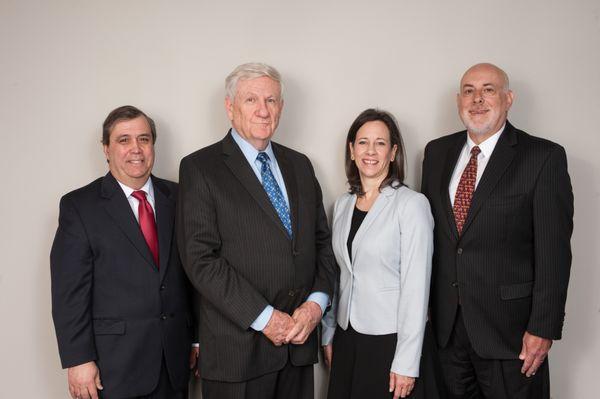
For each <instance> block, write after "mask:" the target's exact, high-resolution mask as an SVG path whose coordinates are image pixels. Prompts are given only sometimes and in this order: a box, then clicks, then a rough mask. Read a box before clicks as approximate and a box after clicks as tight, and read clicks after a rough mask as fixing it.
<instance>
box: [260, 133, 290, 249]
mask: <svg viewBox="0 0 600 399" xmlns="http://www.w3.org/2000/svg"><path fill="white" fill-rule="evenodd" d="M271 144H272V146H273V153H274V154H275V157H276V158H277V164H278V165H279V169H280V170H281V174H282V175H283V181H284V183H285V190H286V192H287V196H288V201H289V203H290V219H291V221H292V240H293V242H294V244H295V243H296V237H297V236H298V183H297V180H296V172H295V171H294V165H293V164H292V162H291V161H290V160H289V159H288V157H287V156H286V155H285V152H284V151H282V149H281V147H280V146H279V145H278V144H277V143H273V142H271ZM281 188H282V189H283V187H281ZM263 191H264V190H263ZM269 202H270V201H269ZM277 221H278V222H279V224H280V225H281V227H282V228H283V224H282V223H281V221H280V220H279V216H277ZM283 231H284V232H285V233H286V235H287V232H286V231H285V228H284V229H283Z"/></svg>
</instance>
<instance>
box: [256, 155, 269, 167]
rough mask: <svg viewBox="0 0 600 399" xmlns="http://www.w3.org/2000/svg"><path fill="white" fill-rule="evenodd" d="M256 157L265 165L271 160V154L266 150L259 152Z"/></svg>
mask: <svg viewBox="0 0 600 399" xmlns="http://www.w3.org/2000/svg"><path fill="white" fill-rule="evenodd" d="M256 159H258V161H259V162H260V163H262V164H263V165H264V164H266V163H267V162H269V156H268V155H267V153H266V152H259V153H258V155H257V156H256Z"/></svg>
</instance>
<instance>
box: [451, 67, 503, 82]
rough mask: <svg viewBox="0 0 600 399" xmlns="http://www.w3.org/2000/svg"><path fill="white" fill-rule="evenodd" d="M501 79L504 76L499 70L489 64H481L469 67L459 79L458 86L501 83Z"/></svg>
mask: <svg viewBox="0 0 600 399" xmlns="http://www.w3.org/2000/svg"><path fill="white" fill-rule="evenodd" d="M503 80H504V78H503V76H502V73H501V72H500V71H499V70H497V69H496V68H492V67H490V66H485V67H483V66H482V67H478V68H472V69H469V70H468V71H467V72H465V74H464V76H463V77H462V79H461V81H460V86H461V87H464V86H473V85H475V84H478V85H481V86H485V85H502V84H503Z"/></svg>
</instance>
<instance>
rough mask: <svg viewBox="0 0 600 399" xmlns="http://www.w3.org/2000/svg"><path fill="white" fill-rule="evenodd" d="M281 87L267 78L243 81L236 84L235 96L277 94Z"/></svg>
mask: <svg viewBox="0 0 600 399" xmlns="http://www.w3.org/2000/svg"><path fill="white" fill-rule="evenodd" d="M280 91H281V86H280V85H279V83H278V82H276V81H274V80H273V79H271V78H270V77H268V76H261V77H258V78H252V79H244V80H240V81H239V82H238V86H237V94H244V93H254V92H260V93H262V94H265V92H267V93H268V94H279V92H280Z"/></svg>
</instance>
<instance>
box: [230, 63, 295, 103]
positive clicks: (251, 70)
mask: <svg viewBox="0 0 600 399" xmlns="http://www.w3.org/2000/svg"><path fill="white" fill-rule="evenodd" d="M263 76H267V77H268V78H271V79H273V80H274V81H275V82H277V83H279V97H280V99H283V81H282V80H281V74H280V73H279V71H277V69H275V68H273V67H272V66H270V65H267V64H263V63H261V62H249V63H246V64H242V65H240V66H238V67H237V68H235V69H234V70H233V72H231V73H230V74H229V76H227V78H226V79H225V95H226V96H227V97H229V99H230V100H232V101H233V99H234V98H235V94H236V92H237V85H238V82H239V81H240V80H248V79H255V78H261V77H263Z"/></svg>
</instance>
